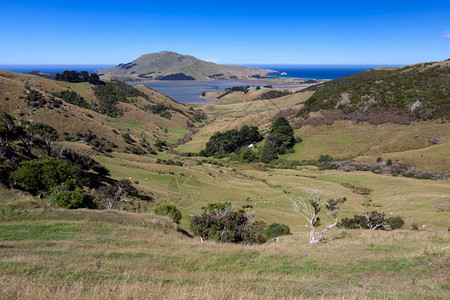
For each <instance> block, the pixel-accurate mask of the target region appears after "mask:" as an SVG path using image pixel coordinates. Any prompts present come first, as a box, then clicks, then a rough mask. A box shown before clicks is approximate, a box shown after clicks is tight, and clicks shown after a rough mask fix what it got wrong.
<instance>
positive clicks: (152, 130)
mask: <svg viewBox="0 0 450 300" xmlns="http://www.w3.org/2000/svg"><path fill="white" fill-rule="evenodd" d="M25 85H29V86H30V87H31V88H32V89H35V90H38V91H39V92H41V93H42V94H43V95H44V96H46V97H47V96H50V94H51V93H53V92H59V91H63V90H67V89H69V90H73V91H75V92H77V93H78V94H80V95H81V96H82V97H84V98H85V99H86V101H87V102H89V103H92V102H96V101H97V99H96V98H95V96H94V92H93V90H92V88H93V87H94V86H93V85H90V84H88V83H67V82H59V81H53V80H48V79H43V78H40V77H36V76H32V75H26V74H17V73H12V72H7V71H1V70H0V109H1V110H4V111H6V112H8V113H10V114H12V115H13V116H14V117H16V118H19V119H28V120H33V121H39V122H44V123H47V124H49V125H51V126H53V127H54V128H55V129H57V130H58V131H59V133H60V134H62V133H63V132H67V133H69V134H70V136H75V134H76V133H78V132H79V133H83V134H85V133H86V132H87V130H91V131H92V132H93V133H94V134H95V135H97V136H98V137H99V139H102V140H107V141H110V142H113V143H115V144H116V145H118V146H119V149H123V148H125V147H126V146H127V145H126V144H125V142H124V140H123V138H122V137H121V134H122V133H128V134H130V135H131V137H132V138H133V139H135V140H136V141H139V140H141V139H142V138H143V137H145V138H146V140H147V141H150V142H152V143H154V142H155V141H156V140H157V139H161V140H170V141H176V140H177V139H178V138H181V137H183V135H184V134H185V133H187V132H188V131H187V123H188V122H191V121H190V120H189V118H187V117H186V116H184V115H182V114H180V113H178V112H172V117H171V118H170V119H167V118H163V117H160V116H159V115H156V114H149V113H146V112H145V111H143V110H142V109H141V107H142V106H143V105H148V104H155V103H163V104H165V105H170V106H172V107H174V108H175V109H179V110H181V111H182V112H184V113H185V114H187V115H189V114H190V113H191V112H190V111H189V108H188V107H187V106H185V105H182V104H180V103H177V102H175V101H173V100H172V99H170V98H169V97H167V96H165V95H162V94H160V93H158V92H156V91H154V90H152V89H149V88H146V87H144V86H138V87H137V88H138V89H139V90H140V91H142V92H144V93H145V94H147V95H148V96H149V98H150V99H151V101H152V102H151V103H149V102H148V101H147V100H145V99H144V98H142V97H138V98H136V99H134V101H135V103H133V104H130V103H119V104H118V106H119V108H120V109H121V110H123V112H124V114H123V116H122V117H121V118H110V117H107V116H105V115H101V114H98V113H96V112H94V111H91V110H87V109H83V108H81V107H78V106H75V105H72V104H70V103H66V102H64V104H63V105H62V106H61V107H60V108H54V109H48V108H40V109H33V108H31V107H29V106H27V105H26V103H25V101H24V100H23V99H21V97H23V96H25V92H26V88H25ZM6 99H8V100H6ZM129 125H131V126H129ZM167 128H171V129H172V130H169V131H167V130H166V129H167ZM113 130H116V131H117V132H119V134H115V133H114V132H113Z"/></svg>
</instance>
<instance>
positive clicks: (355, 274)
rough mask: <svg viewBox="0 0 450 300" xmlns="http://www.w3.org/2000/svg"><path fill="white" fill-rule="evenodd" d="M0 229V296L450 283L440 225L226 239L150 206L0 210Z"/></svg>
mask: <svg viewBox="0 0 450 300" xmlns="http://www.w3.org/2000/svg"><path fill="white" fill-rule="evenodd" d="M0 232H1V233H2V234H1V235H0V265H1V268H0V286H1V287H2V288H1V289H0V298H2V299H55V298H57V299H69V298H70V299H86V298H89V299H105V298H108V299H110V298H111V299H149V298H150V299H279V298H284V299H286V298H289V299H302V298H321V299H343V298H345V299H362V298H371V299H372V298H374V299H386V298H390V299H394V298H395V299H424V298H429V299H447V297H448V293H449V288H450V282H449V276H450V274H449V248H448V245H449V242H450V238H449V235H448V234H447V233H436V232H429V231H419V232H413V231H408V230H402V231H395V232H370V231H360V230H347V231H342V230H335V231H334V232H333V231H332V232H331V234H330V235H329V237H328V240H327V243H322V244H319V245H317V246H315V247H310V246H308V245H307V241H306V239H307V237H306V236H305V234H303V233H298V232H295V233H294V234H292V235H290V236H286V237H282V238H280V239H279V241H278V242H276V243H268V244H264V245H258V246H245V245H229V244H227V245H224V244H217V243H214V242H205V243H201V242H200V241H199V240H198V239H196V238H189V237H186V236H183V235H182V234H180V233H178V232H176V231H175V227H174V226H173V224H171V222H170V221H168V220H166V219H164V218H159V217H156V216H153V215H148V214H134V213H124V212H107V211H86V210H78V211H64V210H56V211H35V212H30V213H27V214H24V215H19V216H2V218H1V219H0ZM337 257H339V259H336V258H337Z"/></svg>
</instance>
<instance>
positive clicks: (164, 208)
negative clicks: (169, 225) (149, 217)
mask: <svg viewBox="0 0 450 300" xmlns="http://www.w3.org/2000/svg"><path fill="white" fill-rule="evenodd" d="M153 212H154V213H155V214H157V215H161V216H167V217H169V218H170V219H171V220H172V221H174V222H175V223H177V224H178V223H180V220H181V217H182V215H181V211H180V210H179V209H178V208H177V206H176V205H175V204H170V203H164V204H158V205H157V206H155V208H153Z"/></svg>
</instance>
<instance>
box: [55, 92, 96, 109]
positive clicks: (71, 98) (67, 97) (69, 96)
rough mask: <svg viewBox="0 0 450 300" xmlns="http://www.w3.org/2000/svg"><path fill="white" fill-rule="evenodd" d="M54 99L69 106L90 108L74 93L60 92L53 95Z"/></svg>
mask: <svg viewBox="0 0 450 300" xmlns="http://www.w3.org/2000/svg"><path fill="white" fill-rule="evenodd" d="M54 96H55V97H58V98H61V99H63V100H64V101H66V102H69V103H70V104H73V105H76V106H79V107H83V108H90V105H89V103H87V102H86V100H84V98H83V97H81V96H80V95H79V94H77V93H76V92H74V91H69V90H66V91H61V92H59V93H54Z"/></svg>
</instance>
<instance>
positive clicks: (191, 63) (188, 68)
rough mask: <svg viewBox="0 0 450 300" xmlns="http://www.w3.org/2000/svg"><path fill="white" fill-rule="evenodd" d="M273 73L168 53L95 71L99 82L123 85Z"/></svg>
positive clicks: (252, 76) (239, 77)
mask: <svg viewBox="0 0 450 300" xmlns="http://www.w3.org/2000/svg"><path fill="white" fill-rule="evenodd" d="M274 72H276V71H274V70H263V69H258V68H253V67H245V66H238V65H218V64H215V63H213V62H207V61H203V60H199V59H197V58H195V57H193V56H190V55H182V54H178V53H175V52H170V51H162V52H157V53H150V54H145V55H142V56H140V57H139V58H137V59H135V60H133V61H132V62H129V63H125V64H119V65H118V66H116V67H113V68H108V69H103V70H98V71H97V73H98V74H99V75H100V77H101V78H103V79H121V80H125V81H149V80H234V79H246V78H260V77H263V76H266V75H267V74H268V73H274Z"/></svg>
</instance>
